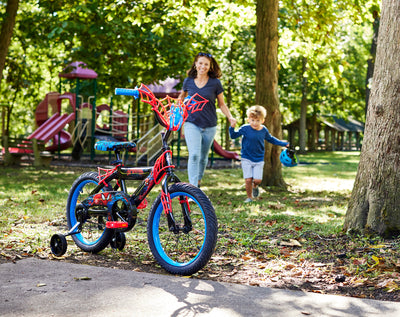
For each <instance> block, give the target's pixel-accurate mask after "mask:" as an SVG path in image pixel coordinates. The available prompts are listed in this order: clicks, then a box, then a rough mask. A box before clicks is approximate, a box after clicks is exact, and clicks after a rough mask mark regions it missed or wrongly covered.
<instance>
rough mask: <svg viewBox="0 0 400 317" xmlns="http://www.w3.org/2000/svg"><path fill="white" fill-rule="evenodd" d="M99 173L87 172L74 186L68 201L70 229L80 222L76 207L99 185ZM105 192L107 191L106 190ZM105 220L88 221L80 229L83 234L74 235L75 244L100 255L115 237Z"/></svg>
mask: <svg viewBox="0 0 400 317" xmlns="http://www.w3.org/2000/svg"><path fill="white" fill-rule="evenodd" d="M98 183H99V182H98V178H97V173H95V172H87V173H84V174H82V175H80V176H79V177H78V178H77V179H76V180H75V182H74V183H73V184H72V186H71V189H70V191H69V194H68V199H67V208H66V209H67V210H66V211H67V223H68V227H69V229H71V228H73V227H74V226H75V224H76V223H77V222H78V218H79V217H78V216H77V214H76V213H77V211H76V206H77V205H78V204H79V202H80V201H83V200H84V199H86V198H87V197H88V195H89V192H90V191H91V190H92V189H94V188H95V187H96V186H97V185H98ZM89 187H90V190H88V188H89ZM104 190H105V189H104ZM105 220H106V219H100V217H98V218H96V219H91V218H90V219H87V220H85V221H84V222H83V223H82V224H81V226H80V228H81V232H80V233H77V234H73V235H72V239H73V240H74V242H75V244H76V245H77V246H78V247H79V248H81V249H82V250H83V251H85V252H91V253H98V252H100V251H102V250H103V249H104V248H106V247H107V245H108V244H109V243H110V241H111V239H112V237H113V233H114V231H113V229H108V228H106V227H105Z"/></svg>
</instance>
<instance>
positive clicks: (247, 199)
mask: <svg viewBox="0 0 400 317" xmlns="http://www.w3.org/2000/svg"><path fill="white" fill-rule="evenodd" d="M252 201H253V199H251V198H246V200H245V201H244V202H245V203H246V204H247V203H251V202H252Z"/></svg>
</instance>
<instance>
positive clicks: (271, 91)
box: [256, 0, 286, 188]
mask: <svg viewBox="0 0 400 317" xmlns="http://www.w3.org/2000/svg"><path fill="white" fill-rule="evenodd" d="M278 2H279V1H278V0H257V9H256V14H257V26H256V103H257V104H258V105H261V106H264V107H265V108H266V109H267V118H266V120H265V123H264V124H265V125H266V126H267V128H268V130H269V132H270V133H271V134H272V135H273V136H275V137H277V138H278V139H281V138H282V127H281V113H280V111H279V97H278ZM280 152H281V148H280V147H279V146H275V145H272V144H270V143H266V144H265V156H264V161H265V165H264V175H263V181H262V185H263V186H278V187H285V188H286V184H285V182H284V180H283V178H282V169H281V163H280V161H279V154H280Z"/></svg>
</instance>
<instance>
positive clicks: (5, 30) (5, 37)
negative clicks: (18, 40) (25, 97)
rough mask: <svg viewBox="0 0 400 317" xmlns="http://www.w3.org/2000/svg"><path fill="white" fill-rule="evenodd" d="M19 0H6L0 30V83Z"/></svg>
mask: <svg viewBox="0 0 400 317" xmlns="http://www.w3.org/2000/svg"><path fill="white" fill-rule="evenodd" d="M18 5H19V0H8V1H7V8H6V15H5V17H4V21H3V25H2V26H1V32H0V84H1V80H2V79H3V69H4V65H5V63H6V56H7V54H8V47H9V46H10V42H11V37H12V34H13V30H14V25H15V17H16V16H17V11H18Z"/></svg>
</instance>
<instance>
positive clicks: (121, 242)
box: [110, 232, 126, 251]
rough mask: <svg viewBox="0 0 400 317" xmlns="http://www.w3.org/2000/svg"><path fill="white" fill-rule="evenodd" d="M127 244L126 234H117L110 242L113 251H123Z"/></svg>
mask: <svg viewBox="0 0 400 317" xmlns="http://www.w3.org/2000/svg"><path fill="white" fill-rule="evenodd" d="M125 243H126V237H125V233H123V232H116V233H115V234H114V236H113V237H112V239H111V241H110V247H111V248H113V249H118V250H120V251H121V250H122V249H123V248H124V246H125Z"/></svg>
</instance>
